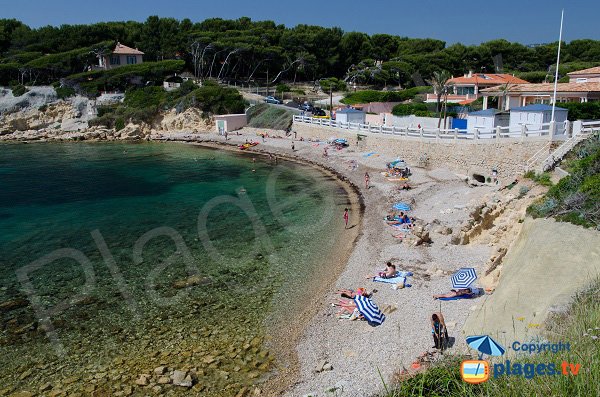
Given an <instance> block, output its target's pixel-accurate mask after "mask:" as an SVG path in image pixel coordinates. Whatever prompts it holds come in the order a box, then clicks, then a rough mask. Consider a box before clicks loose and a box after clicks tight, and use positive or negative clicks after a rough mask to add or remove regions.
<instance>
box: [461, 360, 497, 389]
mask: <svg viewBox="0 0 600 397" xmlns="http://www.w3.org/2000/svg"><path fill="white" fill-rule="evenodd" d="M460 375H461V376H462V379H463V380H464V381H465V382H467V383H473V384H477V383H482V382H486V381H487V380H488V379H489V378H490V364H489V363H488V362H487V361H485V360H465V361H463V362H462V363H461V365H460Z"/></svg>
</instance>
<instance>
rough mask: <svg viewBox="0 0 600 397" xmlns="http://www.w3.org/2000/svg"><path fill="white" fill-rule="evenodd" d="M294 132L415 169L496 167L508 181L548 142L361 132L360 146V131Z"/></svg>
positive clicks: (487, 172)
mask: <svg viewBox="0 0 600 397" xmlns="http://www.w3.org/2000/svg"><path fill="white" fill-rule="evenodd" d="M292 131H296V132H297V134H298V139H299V138H300V137H303V138H304V139H308V138H313V139H321V140H327V139H329V138H331V137H336V138H346V139H348V142H349V143H350V148H351V149H354V150H357V151H361V152H376V153H378V154H380V155H381V156H384V157H386V158H388V159H391V158H396V157H399V158H402V159H404V160H406V161H408V163H409V164H410V165H412V166H419V165H426V166H427V167H431V168H437V167H446V168H449V169H450V170H452V171H454V172H456V173H459V174H463V175H467V176H469V177H472V175H473V174H478V175H482V176H484V177H486V178H487V177H491V173H492V168H496V169H497V170H498V178H499V179H501V180H503V181H507V182H508V181H509V180H510V179H512V178H514V177H516V176H518V175H520V174H522V173H523V171H524V165H525V163H526V161H527V160H528V159H529V158H531V156H533V155H534V154H535V153H536V152H537V151H538V150H540V149H541V148H542V147H543V146H544V145H545V144H546V143H547V142H548V138H541V139H537V138H528V139H527V140H525V141H521V140H520V139H510V138H505V139H502V140H501V141H499V142H497V141H496V140H493V139H487V140H478V141H472V140H458V141H445V142H436V141H435V139H423V140H421V139H420V138H408V137H400V136H391V135H383V134H373V133H364V132H361V133H360V134H361V135H363V136H366V138H363V139H362V140H361V142H360V143H358V144H359V146H357V131H345V130H343V129H339V128H331V127H322V126H316V125H310V124H304V123H294V124H293V126H292ZM425 157H426V158H427V159H428V161H427V163H426V164H425V163H423V162H422V161H421V160H422V159H423V158H425Z"/></svg>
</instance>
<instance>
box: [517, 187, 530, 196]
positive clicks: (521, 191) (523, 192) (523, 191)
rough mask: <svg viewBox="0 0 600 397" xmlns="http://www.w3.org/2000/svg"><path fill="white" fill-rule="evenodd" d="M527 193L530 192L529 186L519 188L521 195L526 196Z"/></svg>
mask: <svg viewBox="0 0 600 397" xmlns="http://www.w3.org/2000/svg"><path fill="white" fill-rule="evenodd" d="M527 193H529V188H528V187H527V186H521V187H520V188H519V197H524V196H525V195H526V194H527Z"/></svg>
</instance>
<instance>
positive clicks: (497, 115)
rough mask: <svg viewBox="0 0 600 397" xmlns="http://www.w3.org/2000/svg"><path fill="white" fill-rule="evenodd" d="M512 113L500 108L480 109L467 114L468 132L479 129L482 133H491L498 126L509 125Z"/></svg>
mask: <svg viewBox="0 0 600 397" xmlns="http://www.w3.org/2000/svg"><path fill="white" fill-rule="evenodd" d="M509 123H510V114H509V113H508V112H501V111H499V110H498V109H486V110H479V111H477V112H471V113H469V114H468V115H467V132H469V133H474V132H475V129H477V130H478V131H479V132H480V133H481V132H483V133H489V132H491V131H494V129H495V128H496V127H508V126H509Z"/></svg>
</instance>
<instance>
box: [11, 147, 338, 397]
mask: <svg viewBox="0 0 600 397" xmlns="http://www.w3.org/2000/svg"><path fill="white" fill-rule="evenodd" d="M347 200H348V199H347V197H346V195H345V192H344V191H343V189H341V188H340V186H339V185H338V184H337V183H335V182H333V181H332V180H331V179H330V178H327V177H325V176H324V175H323V174H321V173H320V172H318V171H317V170H314V169H312V168H309V167H304V166H299V165H296V164H292V163H283V164H281V163H280V164H279V165H278V166H275V165H273V164H270V163H269V162H267V161H264V160H261V159H257V161H256V162H255V163H254V162H253V161H252V159H251V157H249V156H244V155H237V154H235V153H227V152H220V151H214V150H210V149H202V148H198V147H192V146H187V145H178V144H173V145H165V144H86V143H72V144H35V145H2V146H0V304H2V303H3V302H4V303H5V306H2V311H0V316H1V319H2V333H1V334H0V356H1V358H0V365H3V366H4V367H5V369H7V371H3V374H0V383H2V384H8V385H14V386H15V387H17V388H23V387H25V388H26V387H27V386H30V385H37V384H40V383H44V382H46V381H51V380H55V381H57V382H58V381H60V379H63V378H65V377H67V376H75V377H80V378H81V379H85V378H86V376H95V375H94V374H97V373H101V374H103V373H106V377H105V378H102V379H101V380H100V381H99V387H107V388H108V390H111V391H112V392H114V391H118V390H121V389H119V388H122V387H124V386H126V385H131V384H132V382H133V380H135V378H137V376H138V375H139V374H141V373H145V372H147V371H148V370H151V369H152V368H154V367H156V366H158V365H159V364H161V363H163V364H165V365H167V366H170V367H173V368H187V369H191V368H197V372H198V373H197V377H198V379H199V383H202V384H203V385H205V386H204V389H203V390H202V391H203V393H205V394H207V395H211V393H216V394H215V395H227V393H225V394H223V390H231V392H232V393H233V394H235V392H237V390H238V389H239V387H242V386H244V385H250V384H253V383H255V382H256V381H257V380H258V379H260V378H261V377H262V375H263V374H264V373H266V372H268V371H270V370H272V369H273V361H272V354H270V353H269V352H267V351H265V348H264V346H263V344H262V340H263V337H264V335H265V332H264V331H265V330H264V324H265V319H266V318H267V315H268V313H270V312H271V311H273V310H276V309H277V308H278V307H279V308H290V307H292V306H293V305H294V304H297V301H298V298H299V297H300V296H301V293H302V291H304V290H306V288H307V286H309V285H310V282H311V277H312V276H313V275H314V274H315V273H316V271H317V269H318V267H319V266H322V265H323V263H322V261H323V259H324V258H325V257H326V255H327V253H328V252H329V251H330V250H331V249H332V247H333V246H334V245H335V243H336V239H337V238H338V232H337V230H340V229H343V228H340V225H341V222H340V219H341V216H340V214H341V213H342V211H343V207H344V206H347V205H348V203H347ZM190 277H191V278H190ZM186 281H187V282H188V284H194V285H192V286H190V287H187V288H183V287H184V286H185V282H186ZM6 302H8V303H9V304H8V306H7V305H6ZM274 302H275V304H274ZM284 310H287V309H284ZM15 353H16V354H15ZM21 354H24V356H23V357H20V355H21ZM213 360H214V361H213ZM114 362H117V363H118V365H116V366H115V365H114ZM111 363H113V364H111ZM28 367H37V368H38V370H37V371H34V374H32V375H29V376H27V377H26V378H25V379H23V380H20V379H18V378H19V376H20V375H21V372H19V371H22V370H23V368H28ZM60 367H62V368H60ZM40 368H41V369H40ZM11 369H12V371H11ZM111 371H112V372H114V373H112V372H111ZM224 372H226V373H227V375H226V376H225V375H224ZM111 374H112V376H111ZM227 387H229V388H230V389H226V388H227ZM224 388H225V389H224ZM218 390H220V393H221V394H219V392H217V391H218Z"/></svg>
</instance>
